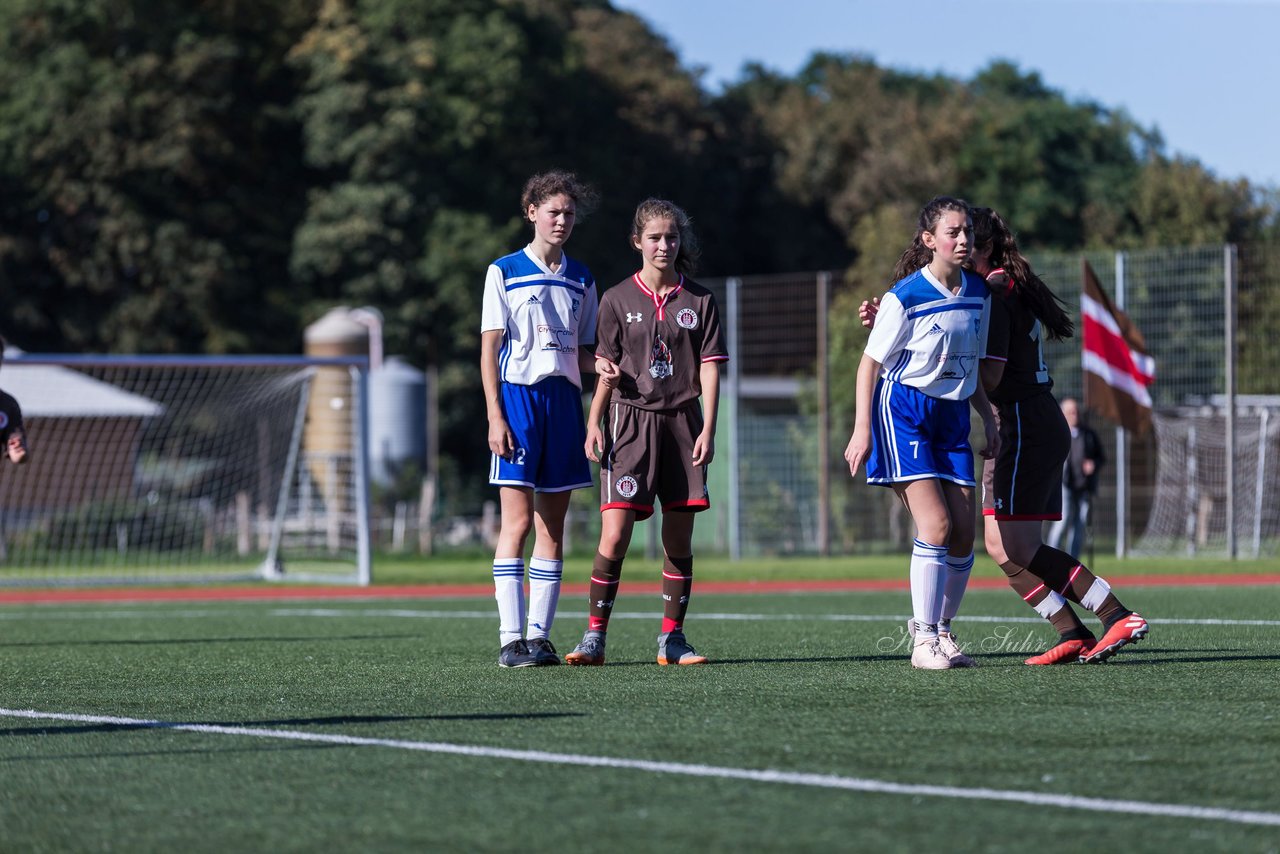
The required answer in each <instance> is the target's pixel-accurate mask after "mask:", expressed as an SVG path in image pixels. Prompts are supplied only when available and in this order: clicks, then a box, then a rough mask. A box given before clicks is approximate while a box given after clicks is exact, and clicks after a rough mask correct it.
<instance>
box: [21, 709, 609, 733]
mask: <svg viewBox="0 0 1280 854" xmlns="http://www.w3.org/2000/svg"><path fill="white" fill-rule="evenodd" d="M585 716H586V713H585V712H477V713H473V714H458V715H335V716H333V717H327V718H280V719H278V720H268V721H156V722H146V721H144V722H141V723H136V724H77V725H70V726H51V727H40V726H33V727H10V728H8V729H0V737H4V736H22V735H84V734H87V733H93V732H126V731H129V730H147V729H177V728H179V727H187V726H216V727H243V728H245V729H255V728H259V727H279V726H343V725H345V724H381V723H399V722H402V721H507V720H531V719H534V718H581V717H585Z"/></svg>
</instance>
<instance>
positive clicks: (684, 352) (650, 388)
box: [596, 273, 729, 410]
mask: <svg viewBox="0 0 1280 854" xmlns="http://www.w3.org/2000/svg"><path fill="white" fill-rule="evenodd" d="M596 355H597V356H599V357H601V358H604V359H608V360H609V361H610V362H613V363H614V364H616V365H617V366H618V367H619V369H620V371H621V376H620V377H619V379H618V387H617V389H616V390H615V391H614V397H613V400H614V402H615V403H623V404H626V405H629V406H635V407H639V408H640V409H648V410H673V409H680V408H681V407H683V406H684V405H685V404H688V403H690V402H692V401H695V400H697V399H698V397H699V396H700V395H701V393H702V382H701V376H700V372H701V368H702V363H703V362H722V361H726V360H728V358H729V356H728V354H727V353H726V352H725V343H724V338H723V336H722V334H721V332H720V313H719V311H717V309H716V300H715V297H714V296H712V294H711V292H710V291H708V290H707V289H706V288H704V287H702V286H701V285H699V284H698V283H697V282H694V281H692V280H690V279H686V278H683V277H681V279H680V284H679V285H677V286H676V287H675V288H674V289H672V290H671V291H668V292H667V294H666V295H665V296H662V297H659V296H658V295H657V294H656V293H654V292H653V291H652V290H650V289H649V288H648V286H646V285H645V284H644V282H643V281H641V280H640V274H639V273H636V274H635V275H633V276H631V277H630V278H628V279H624V280H623V281H621V282H619V283H618V284H616V285H614V286H613V287H612V288H609V290H607V291H605V293H604V296H602V297H601V298H600V314H599V316H598V320H597V324H596Z"/></svg>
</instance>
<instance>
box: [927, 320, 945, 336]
mask: <svg viewBox="0 0 1280 854" xmlns="http://www.w3.org/2000/svg"><path fill="white" fill-rule="evenodd" d="M942 333H943V329H942V327H941V326H939V325H938V324H936V323H935V324H933V326H930V327H929V331H928V332H926V333H925V335H941V334H942Z"/></svg>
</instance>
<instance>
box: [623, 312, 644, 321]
mask: <svg viewBox="0 0 1280 854" xmlns="http://www.w3.org/2000/svg"><path fill="white" fill-rule="evenodd" d="M641 320H644V312H643V311H637V312H636V313H635V314H632V313H631V312H629V311H628V312H627V323H638V322H640V321H641Z"/></svg>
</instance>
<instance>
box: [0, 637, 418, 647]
mask: <svg viewBox="0 0 1280 854" xmlns="http://www.w3.org/2000/svg"><path fill="white" fill-rule="evenodd" d="M420 637H422V636H421V635H413V634H399V635H314V636H312V637H304V638H282V637H260V638H253V637H248V638H161V639H153V640H74V641H70V640H69V641H62V640H53V641H17V642H0V647H42V646H156V645H159V646H167V645H169V644H189V643H304V642H306V641H353V640H355V641H361V640H403V639H405V638H420Z"/></svg>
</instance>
